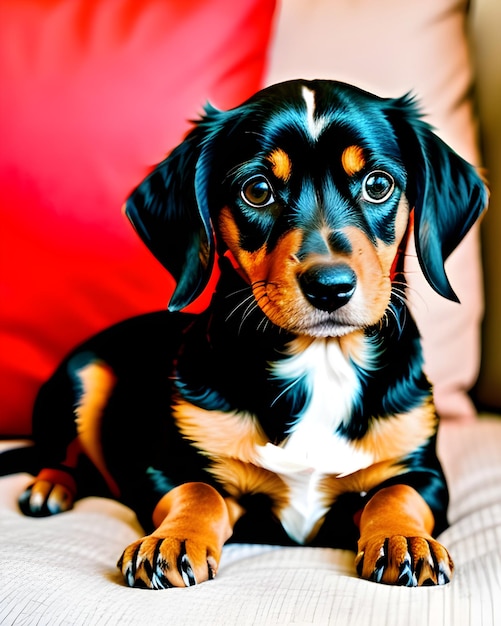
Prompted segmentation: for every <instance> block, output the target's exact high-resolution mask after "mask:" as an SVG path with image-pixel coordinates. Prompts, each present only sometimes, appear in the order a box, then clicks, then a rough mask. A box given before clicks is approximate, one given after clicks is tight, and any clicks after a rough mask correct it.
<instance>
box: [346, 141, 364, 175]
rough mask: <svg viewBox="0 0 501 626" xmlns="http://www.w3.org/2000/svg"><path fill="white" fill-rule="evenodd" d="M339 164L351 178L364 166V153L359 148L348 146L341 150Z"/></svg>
mask: <svg viewBox="0 0 501 626" xmlns="http://www.w3.org/2000/svg"><path fill="white" fill-rule="evenodd" d="M341 163H342V165H343V169H344V171H345V172H346V173H347V174H348V176H353V174H356V173H357V172H360V170H361V169H362V168H363V167H364V166H365V157H364V151H363V150H362V148H361V147H360V146H348V147H347V148H345V149H344V150H343V154H342V155H341Z"/></svg>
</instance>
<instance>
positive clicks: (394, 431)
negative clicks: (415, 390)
mask: <svg viewBox="0 0 501 626" xmlns="http://www.w3.org/2000/svg"><path fill="white" fill-rule="evenodd" d="M436 427H437V416H436V413H435V407H434V404H433V401H432V399H431V397H430V398H429V399H428V401H427V402H425V403H424V404H423V405H422V406H419V407H417V408H415V409H413V410H412V411H409V412H408V413H402V414H400V415H395V416H392V417H385V418H379V419H378V418H376V419H373V420H372V421H371V423H370V425H369V430H368V432H367V434H366V435H365V436H364V437H362V439H360V441H359V442H358V446H359V447H361V448H362V449H363V450H365V451H367V452H372V453H373V454H374V457H375V459H376V461H378V460H383V459H391V458H399V457H402V456H405V455H406V454H408V453H409V452H412V450H416V449H417V448H419V446H420V445H422V444H423V443H425V442H426V441H428V439H429V438H430V437H431V436H432V435H433V434H434V433H435V430H436Z"/></svg>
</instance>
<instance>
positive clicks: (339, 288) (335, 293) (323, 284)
mask: <svg viewBox="0 0 501 626" xmlns="http://www.w3.org/2000/svg"><path fill="white" fill-rule="evenodd" d="M299 285H300V287H301V290H302V292H303V294H304V296H305V298H306V299H307V300H308V302H309V303H310V304H311V305H313V306H314V307H315V308H316V309H320V310H321V311H327V312H328V313H332V311H335V310H336V309H340V308H341V307H342V306H344V305H345V304H347V302H349V300H350V299H351V297H352V296H353V294H354V293H355V288H356V286H357V277H356V275H355V272H354V271H353V270H352V269H351V267H349V266H348V265H346V264H344V263H343V264H338V265H314V266H313V267H311V268H309V269H308V270H307V271H305V272H303V273H302V274H300V276H299Z"/></svg>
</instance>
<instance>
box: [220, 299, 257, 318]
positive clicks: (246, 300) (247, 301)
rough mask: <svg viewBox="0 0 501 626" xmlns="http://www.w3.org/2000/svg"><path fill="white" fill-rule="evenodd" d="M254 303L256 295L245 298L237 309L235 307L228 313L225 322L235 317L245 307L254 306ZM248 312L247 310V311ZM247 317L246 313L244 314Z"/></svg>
mask: <svg viewBox="0 0 501 626" xmlns="http://www.w3.org/2000/svg"><path fill="white" fill-rule="evenodd" d="M253 301H254V295H253V294H251V295H250V296H247V298H245V299H244V300H242V301H241V302H239V303H238V304H237V305H236V306H235V307H233V309H232V310H231V311H230V312H229V313H228V315H227V316H226V318H225V321H226V322H228V321H229V320H230V319H231V318H232V317H233V315H235V314H236V313H238V311H239V310H240V309H241V308H242V307H244V306H247V307H248V306H252V303H253ZM246 311H247V309H246ZM244 315H245V312H244Z"/></svg>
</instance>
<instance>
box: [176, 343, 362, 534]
mask: <svg viewBox="0 0 501 626" xmlns="http://www.w3.org/2000/svg"><path fill="white" fill-rule="evenodd" d="M270 367H271V372H272V375H273V377H274V379H275V380H276V382H277V383H278V388H279V389H280V391H279V392H277V393H283V394H293V393H294V392H295V386H296V385H303V386H306V391H307V393H306V396H307V398H308V400H307V402H306V405H305V406H304V408H303V409H302V411H301V414H300V415H298V416H291V419H290V423H291V426H290V428H289V430H288V432H287V433H286V434H285V436H284V439H283V441H282V442H280V443H279V444H278V445H275V444H273V443H271V442H270V441H269V440H268V439H267V437H266V436H265V434H264V431H263V430H262V428H261V424H260V422H259V420H258V418H257V416H255V415H252V414H250V413H244V412H241V411H240V412H234V413H228V412H215V411H205V410H203V409H200V408H198V407H195V406H194V405H191V404H183V403H179V404H178V405H177V406H176V407H175V409H174V417H175V419H176V421H177V423H178V426H179V428H180V430H181V432H183V434H184V435H185V436H187V437H188V438H190V439H191V440H192V441H193V442H194V443H195V445H196V446H197V447H198V448H199V449H200V450H201V451H202V452H203V454H204V455H206V456H208V457H209V458H210V459H211V461H212V471H213V472H214V474H215V476H216V477H217V478H218V479H219V480H220V481H221V482H222V483H223V484H224V486H225V488H226V489H227V490H228V491H229V492H230V493H232V494H234V495H236V496H237V497H238V496H239V495H242V494H244V493H248V492H249V491H252V492H256V491H259V490H262V491H264V492H266V493H269V494H270V495H271V496H272V499H275V500H276V499H277V497H276V496H278V495H279V492H280V491H281V495H283V494H284V493H286V494H287V497H286V498H283V501H282V503H281V505H280V507H277V509H276V513H277V515H278V517H279V518H280V521H281V523H282V525H283V526H284V528H285V530H286V531H287V533H288V534H289V536H290V537H292V538H293V539H294V540H296V541H297V542H299V543H304V542H306V541H307V540H308V538H309V537H310V536H311V535H312V534H313V533H314V530H315V528H316V526H318V524H319V522H320V521H321V520H322V519H323V517H324V516H325V513H326V512H327V510H328V509H329V507H330V505H331V504H332V495H331V494H330V493H329V490H328V489H326V488H325V486H324V484H323V481H324V480H325V478H326V477H332V476H334V477H342V476H345V475H347V474H351V473H353V472H356V471H358V470H360V469H363V468H366V467H368V466H369V465H371V464H372V463H373V462H374V458H373V455H372V454H371V453H369V452H367V451H364V450H363V449H361V448H359V447H357V446H356V445H355V444H354V443H353V442H351V441H350V440H349V439H347V438H344V437H342V436H341V435H340V434H339V433H338V432H337V429H338V427H339V426H340V425H341V424H342V423H343V422H347V421H348V420H349V419H350V417H351V413H352V410H353V405H354V403H356V402H357V400H358V398H359V396H360V393H361V385H360V382H359V379H358V377H357V374H356V371H355V369H354V368H353V366H352V364H351V362H350V360H349V358H347V357H346V356H345V355H344V354H343V352H342V350H341V348H340V345H339V342H338V341H337V340H325V339H321V340H315V341H313V342H311V343H310V344H309V345H308V346H307V347H303V346H301V345H300V344H297V345H294V344H292V345H291V346H290V350H289V356H288V357H287V358H285V359H283V360H281V361H278V362H276V363H272V364H271V366H270ZM270 473H272V474H273V475H275V476H276V477H277V480H278V481H279V482H280V484H281V485H282V487H281V488H280V487H274V488H273V489H271V490H270V488H269V486H268V485H269V480H268V478H267V476H269V474H270ZM249 485H252V488H249Z"/></svg>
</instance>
